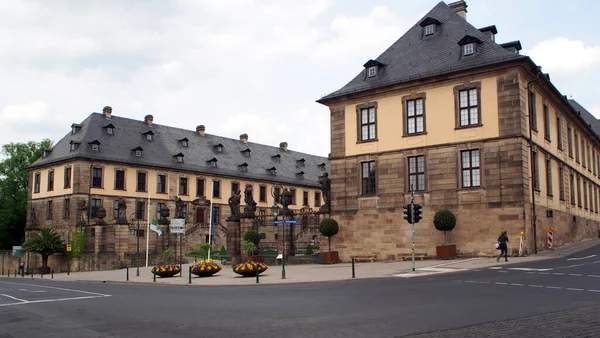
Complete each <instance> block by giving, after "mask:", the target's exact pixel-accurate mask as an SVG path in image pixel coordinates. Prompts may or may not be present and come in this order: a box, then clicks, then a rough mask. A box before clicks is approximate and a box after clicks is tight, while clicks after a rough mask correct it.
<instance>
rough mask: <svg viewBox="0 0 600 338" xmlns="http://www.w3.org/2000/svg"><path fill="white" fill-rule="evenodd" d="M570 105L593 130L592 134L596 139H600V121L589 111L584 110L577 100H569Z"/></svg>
mask: <svg viewBox="0 0 600 338" xmlns="http://www.w3.org/2000/svg"><path fill="white" fill-rule="evenodd" d="M569 104H570V105H571V107H573V110H575V111H576V112H577V113H578V115H579V117H580V118H581V119H583V121H584V122H585V124H587V125H588V127H589V128H591V130H592V132H593V133H594V134H596V137H598V138H599V139H600V121H598V119H597V118H596V117H594V115H592V113H590V112H589V111H588V110H587V109H585V108H583V106H582V105H580V104H579V102H577V101H575V100H569Z"/></svg>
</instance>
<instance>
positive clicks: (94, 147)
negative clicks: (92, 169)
mask: <svg viewBox="0 0 600 338" xmlns="http://www.w3.org/2000/svg"><path fill="white" fill-rule="evenodd" d="M88 144H89V145H90V148H91V149H92V150H93V151H99V150H100V142H99V141H98V140H95V141H92V142H90V143H88Z"/></svg>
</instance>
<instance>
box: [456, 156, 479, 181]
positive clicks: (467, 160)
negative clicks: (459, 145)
mask: <svg viewBox="0 0 600 338" xmlns="http://www.w3.org/2000/svg"><path fill="white" fill-rule="evenodd" d="M460 154H461V160H460V161H461V170H462V187H463V188H470V187H479V186H481V166H480V161H479V149H473V150H464V151H461V153H460Z"/></svg>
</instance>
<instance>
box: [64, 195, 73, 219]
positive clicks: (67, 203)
mask: <svg viewBox="0 0 600 338" xmlns="http://www.w3.org/2000/svg"><path fill="white" fill-rule="evenodd" d="M69 217H71V200H70V199H68V198H65V200H64V201H63V218H64V219H68V218H69Z"/></svg>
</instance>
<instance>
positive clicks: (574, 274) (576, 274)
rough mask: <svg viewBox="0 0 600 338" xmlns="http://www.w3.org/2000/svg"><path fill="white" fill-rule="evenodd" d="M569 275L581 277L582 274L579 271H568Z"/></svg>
mask: <svg viewBox="0 0 600 338" xmlns="http://www.w3.org/2000/svg"><path fill="white" fill-rule="evenodd" d="M569 276H575V277H581V276H583V275H582V274H579V273H570V274H569Z"/></svg>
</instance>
